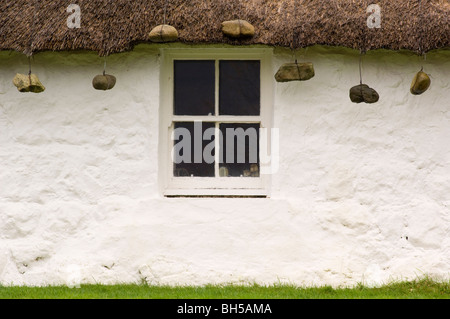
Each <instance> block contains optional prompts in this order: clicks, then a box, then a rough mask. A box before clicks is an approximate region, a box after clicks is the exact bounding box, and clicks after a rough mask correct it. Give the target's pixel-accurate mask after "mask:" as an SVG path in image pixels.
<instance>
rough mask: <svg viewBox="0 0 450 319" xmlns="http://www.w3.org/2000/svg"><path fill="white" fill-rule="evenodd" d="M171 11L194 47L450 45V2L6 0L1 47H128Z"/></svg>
mask: <svg viewBox="0 0 450 319" xmlns="http://www.w3.org/2000/svg"><path fill="white" fill-rule="evenodd" d="M166 2H167V7H166V8H165V3H166ZM71 3H76V4H78V5H79V6H80V8H81V28H79V29H77V28H75V29H69V28H68V27H67V22H66V21H67V18H68V17H69V15H70V13H67V11H66V9H67V7H68V5H69V4H71ZM371 3H377V4H378V5H379V6H380V7H381V17H382V21H381V28H379V29H377V28H373V29H369V28H368V27H367V18H368V16H369V13H367V12H366V9H367V7H368V6H369V5H370V4H371ZM165 9H166V10H165ZM164 12H166V21H167V23H168V24H170V25H172V26H174V27H176V28H177V29H178V32H179V41H180V42H183V43H191V44H206V43H226V44H232V45H243V44H245V45H247V44H265V45H273V46H283V47H296V48H299V47H307V46H312V45H316V44H322V45H331V46H344V47H349V48H354V49H362V50H373V49H379V48H385V49H391V50H399V49H407V50H413V51H416V52H420V53H423V52H427V51H430V50H433V49H438V48H443V47H450V2H449V0H378V1H375V0H246V1H243V0H74V1H67V0H64V1H62V0H1V2H0V50H16V51H19V52H23V53H25V54H30V53H31V52H38V51H46V50H52V51H68V50H93V51H97V52H99V54H100V55H107V54H111V53H117V52H123V51H127V50H131V49H132V48H133V46H134V45H135V44H137V43H142V42H148V33H149V32H150V31H151V29H152V28H153V27H155V26H156V25H159V24H162V23H163V20H164ZM233 19H243V20H247V21H249V22H250V23H252V24H253V25H254V27H255V29H256V35H255V36H254V37H253V38H252V39H246V40H233V39H229V38H227V37H225V36H224V35H223V34H222V32H221V22H222V21H225V20H233Z"/></svg>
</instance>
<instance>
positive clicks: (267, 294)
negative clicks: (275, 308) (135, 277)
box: [0, 278, 450, 299]
mask: <svg viewBox="0 0 450 319" xmlns="http://www.w3.org/2000/svg"><path fill="white" fill-rule="evenodd" d="M0 299H450V282H437V281H433V280H431V279H429V278H424V279H417V280H414V281H405V282H394V283H390V284H387V285H385V286H382V287H379V288H369V287H366V286H364V285H362V284H360V285H358V286H356V287H353V288H336V289H334V288H332V287H330V286H324V287H316V288H309V287H305V288H299V287H295V286H290V285H273V286H267V287H266V286H259V285H251V286H240V285H227V286H214V285H207V286H203V287H164V286H148V285H145V284H142V285H133V284H129V285H128V284H125V285H81V287H80V288H69V287H66V286H50V287H17V286H12V287H6V286H0Z"/></svg>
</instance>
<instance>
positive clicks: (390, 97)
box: [0, 46, 450, 286]
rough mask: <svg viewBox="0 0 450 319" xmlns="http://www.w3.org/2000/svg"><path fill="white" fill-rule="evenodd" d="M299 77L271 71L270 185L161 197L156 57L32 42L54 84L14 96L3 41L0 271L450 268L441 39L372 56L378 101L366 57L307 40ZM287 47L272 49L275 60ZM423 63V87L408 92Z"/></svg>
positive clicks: (393, 275) (131, 278) (381, 271)
mask: <svg viewBox="0 0 450 319" xmlns="http://www.w3.org/2000/svg"><path fill="white" fill-rule="evenodd" d="M302 52H303V53H304V55H300V56H299V60H305V61H306V60H308V61H311V62H313V63H314V66H315V69H316V76H315V77H314V78H313V79H311V80H309V81H307V82H295V83H283V84H281V83H278V84H277V83H275V82H274V85H275V86H276V89H275V97H274V103H275V104H274V125H275V127H278V128H280V169H279V171H278V173H277V174H275V175H274V176H273V177H272V196H271V198H270V199H257V198H255V199H251V198H247V199H245V198H234V199H233V198H229V199H217V198H203V199H193V198H179V199H170V198H164V197H161V196H160V194H159V189H158V162H157V159H158V154H157V150H158V134H159V128H158V120H159V117H158V108H159V72H160V69H159V56H158V51H156V50H154V49H152V48H151V47H148V46H138V47H137V48H136V49H135V51H133V52H132V53H126V54H119V55H114V56H111V57H109V58H108V60H107V62H108V68H107V69H108V73H110V74H113V75H115V76H116V77H117V84H116V87H115V88H114V89H113V90H111V91H106V92H103V91H101V92H100V91H95V90H94V89H93V88H92V86H91V80H92V78H93V77H94V76H95V75H96V74H100V73H101V71H102V69H103V60H102V59H100V58H99V57H97V56H96V55H95V54H92V53H72V54H69V53H41V54H38V55H37V56H36V57H35V60H34V62H33V72H34V73H36V74H38V75H39V77H40V79H41V81H42V82H43V84H44V85H45V86H46V88H47V89H46V91H45V92H44V93H41V94H37V95H36V94H34V95H33V94H31V93H29V94H23V93H19V92H17V90H16V89H15V87H14V86H13V85H12V83H11V80H12V78H13V77H14V75H15V73H18V72H20V73H26V72H27V70H28V63H27V60H26V58H25V57H24V56H22V55H19V54H15V53H9V52H8V53H5V52H2V53H0V70H1V76H0V284H3V285H6V284H15V285H22V284H24V285H46V284H71V285H73V284H78V283H80V282H81V283H94V282H100V283H116V282H141V281H142V280H145V281H147V282H148V283H151V284H173V285H175V284H191V285H202V284H206V283H249V282H250V283H251V282H257V283H260V284H270V283H278V282H287V283H292V284H299V285H322V284H331V285H335V286H337V285H353V284H356V283H360V282H364V283H366V284H370V285H377V284H381V283H384V282H388V281H390V280H393V279H408V278H411V279H412V278H416V276H420V275H423V274H429V275H438V276H443V277H448V276H449V275H450V271H449V269H450V236H449V230H450V229H449V227H450V146H449V141H450V52H449V51H439V52H434V53H430V54H428V56H427V60H426V61H425V62H424V61H422V60H421V59H420V58H419V57H417V56H414V55H412V54H409V53H398V52H397V53H396V52H388V51H376V52H369V53H368V54H367V55H366V56H364V64H363V81H364V83H366V84H368V85H369V86H371V87H373V88H375V89H376V90H377V91H378V93H379V94H380V101H379V102H378V103H376V104H372V105H368V104H353V103H351V102H350V99H349V97H348V90H349V89H350V87H351V86H353V85H356V84H359V74H358V54H357V53H356V52H355V51H350V50H344V49H336V48H335V49H332V48H323V47H317V48H310V49H308V50H307V51H302ZM290 60H291V56H290V54H289V52H287V51H284V50H275V54H274V60H273V71H274V72H273V73H274V74H275V72H276V70H277V69H278V67H279V66H280V65H281V64H282V63H284V62H291V61H290ZM422 64H423V65H424V67H425V71H426V72H427V73H430V74H431V75H432V84H431V88H430V89H429V91H427V92H426V93H424V94H423V95H421V96H413V95H411V94H410V93H409V85H410V83H411V80H412V78H413V76H414V74H415V73H416V72H417V71H419V70H420V67H421V66H422Z"/></svg>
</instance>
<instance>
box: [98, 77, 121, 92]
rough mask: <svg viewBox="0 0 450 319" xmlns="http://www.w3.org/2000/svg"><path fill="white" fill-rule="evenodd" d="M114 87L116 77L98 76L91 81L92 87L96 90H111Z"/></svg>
mask: <svg viewBox="0 0 450 319" xmlns="http://www.w3.org/2000/svg"><path fill="white" fill-rule="evenodd" d="M114 85H116V77H115V76H114V75H109V74H99V75H96V76H95V77H94V79H93V80H92V86H93V87H94V89H96V90H103V91H106V90H111V89H112V88H113V87H114Z"/></svg>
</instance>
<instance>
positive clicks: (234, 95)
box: [219, 61, 261, 115]
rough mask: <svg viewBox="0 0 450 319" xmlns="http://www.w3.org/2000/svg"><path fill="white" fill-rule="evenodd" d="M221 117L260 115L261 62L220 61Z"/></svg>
mask: <svg viewBox="0 0 450 319" xmlns="http://www.w3.org/2000/svg"><path fill="white" fill-rule="evenodd" d="M219 78H220V81H219V113H220V115H259V114H260V95H261V92H260V87H261V83H260V62H259V61H220V76H219Z"/></svg>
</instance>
